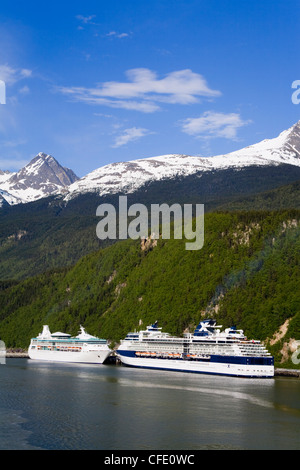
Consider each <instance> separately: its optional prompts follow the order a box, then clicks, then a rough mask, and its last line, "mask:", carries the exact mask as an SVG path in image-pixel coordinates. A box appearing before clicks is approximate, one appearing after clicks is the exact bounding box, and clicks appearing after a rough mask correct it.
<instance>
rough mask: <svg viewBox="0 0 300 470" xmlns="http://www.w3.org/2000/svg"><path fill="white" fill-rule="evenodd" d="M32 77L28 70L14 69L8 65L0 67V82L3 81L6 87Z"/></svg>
mask: <svg viewBox="0 0 300 470" xmlns="http://www.w3.org/2000/svg"><path fill="white" fill-rule="evenodd" d="M31 75H32V71H31V70H29V69H14V68H13V67H10V66H9V65H7V64H5V65H0V80H3V81H4V82H5V83H6V84H7V85H13V84H14V83H16V82H18V81H19V80H22V79H24V78H29V77H31Z"/></svg>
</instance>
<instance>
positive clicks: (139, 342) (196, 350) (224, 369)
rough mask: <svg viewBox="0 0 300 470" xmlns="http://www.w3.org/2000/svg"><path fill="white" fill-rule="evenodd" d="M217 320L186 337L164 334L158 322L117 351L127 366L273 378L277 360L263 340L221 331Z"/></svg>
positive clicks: (233, 330) (129, 337) (206, 322)
mask: <svg viewBox="0 0 300 470" xmlns="http://www.w3.org/2000/svg"><path fill="white" fill-rule="evenodd" d="M221 328H222V327H221V326H217V325H216V321H215V320H203V321H201V322H200V323H199V325H198V326H197V328H196V329H195V331H194V333H187V334H184V336H183V337H182V338H179V337H175V336H171V335H169V334H168V333H163V332H162V331H161V328H158V324H157V322H155V323H154V324H153V325H151V326H148V327H147V329H146V330H143V331H140V332H137V333H128V335H127V336H126V338H125V339H124V340H123V341H121V344H120V346H119V347H118V349H117V356H118V357H119V359H120V360H121V362H122V363H123V364H124V365H126V366H132V367H142V368H152V369H167V370H172V371H181V372H195V373H203V374H219V375H230V376H237V377H265V378H269V377H273V376H274V358H273V357H272V356H271V354H270V353H269V352H268V351H267V350H266V349H265V347H264V346H263V345H262V343H261V342H260V341H255V340H247V338H246V337H245V336H244V333H243V331H242V330H237V329H236V328H234V327H233V328H227V329H225V331H221Z"/></svg>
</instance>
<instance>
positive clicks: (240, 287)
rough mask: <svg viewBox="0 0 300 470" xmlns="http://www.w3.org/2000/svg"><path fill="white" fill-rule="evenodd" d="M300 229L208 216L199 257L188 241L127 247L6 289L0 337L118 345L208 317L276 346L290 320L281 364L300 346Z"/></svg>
mask: <svg viewBox="0 0 300 470" xmlns="http://www.w3.org/2000/svg"><path fill="white" fill-rule="evenodd" d="M299 219H300V211H298V210H293V209H290V210H285V211H276V212H266V211H247V212H231V213H230V212H227V213H225V212H224V213H221V212H215V213H208V214H206V216H205V243H204V247H203V248H202V249H201V250H199V251H187V250H185V241H184V240H159V241H158V243H157V246H155V243H151V242H150V244H149V246H148V247H147V248H146V249H144V250H142V249H141V244H140V242H139V241H132V240H126V241H123V242H118V243H115V244H114V245H112V246H108V247H106V248H103V249H100V250H97V251H95V252H93V253H91V254H88V255H86V256H84V257H82V258H81V259H80V260H79V261H78V262H77V263H76V264H75V265H74V266H71V267H70V266H69V267H64V268H61V269H53V270H51V271H47V272H46V273H43V274H39V275H37V276H35V277H30V278H28V279H23V280H20V281H19V282H15V281H11V282H9V281H5V282H4V281H3V282H2V283H1V284H0V337H1V339H2V340H3V341H5V343H6V345H7V347H23V348H27V347H28V345H29V341H30V338H31V337H32V336H35V335H37V334H38V333H39V332H40V331H41V329H42V325H43V324H48V325H49V326H50V329H51V330H52V331H56V330H61V331H66V332H70V333H72V334H76V333H77V331H78V329H79V325H80V324H83V325H84V326H85V327H86V328H87V330H88V332H89V333H91V334H96V335H99V336H102V337H105V338H109V339H110V340H111V341H114V342H118V341H119V340H120V339H121V338H122V337H124V336H125V335H126V333H127V332H128V331H130V330H133V329H134V328H139V324H141V326H142V327H145V326H147V325H148V324H149V323H152V322H153V321H155V320H159V322H160V326H162V327H163V329H164V330H165V331H168V332H170V333H173V334H178V335H180V334H182V332H183V331H184V330H185V329H186V328H189V329H190V331H192V330H193V328H194V327H195V326H196V324H197V323H198V321H199V320H200V319H201V318H203V317H205V316H206V317H213V318H216V320H217V321H218V323H220V324H223V326H224V327H226V326H230V325H232V324H235V325H236V326H237V327H238V328H242V329H244V330H245V333H246V334H247V336H248V337H255V338H258V339H261V340H266V339H267V338H268V339H272V337H273V335H274V333H275V332H277V331H278V330H279V328H280V326H282V325H283V324H284V323H285V321H286V320H289V323H288V329H287V332H286V334H285V336H284V337H282V338H281V339H280V340H279V341H278V342H277V343H276V344H275V345H274V346H273V347H272V348H271V350H272V352H274V354H275V357H276V360H277V361H278V362H279V361H280V360H281V358H282V354H281V352H280V351H281V350H282V347H283V345H284V343H286V342H289V340H290V338H295V339H299V337H300V302H299V291H300V289H299V287H300V286H299V278H300V276H299V274H300V269H299V253H300V239H299V230H300V229H299ZM57 220H59V217H58V219H57ZM94 229H95V226H94ZM85 242H86V243H89V240H88V239H87V238H86V239H85ZM72 243H73V242H72ZM74 248H75V247H74ZM141 322H142V323H141ZM292 367H293V368H295V367H296V366H295V365H294V364H292Z"/></svg>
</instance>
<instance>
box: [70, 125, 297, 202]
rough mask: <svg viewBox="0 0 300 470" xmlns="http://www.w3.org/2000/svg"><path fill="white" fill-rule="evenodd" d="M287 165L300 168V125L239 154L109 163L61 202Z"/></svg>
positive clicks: (81, 181)
mask: <svg viewBox="0 0 300 470" xmlns="http://www.w3.org/2000/svg"><path fill="white" fill-rule="evenodd" d="M280 164H289V165H295V166H297V167H300V121H299V122H298V123H297V124H295V125H294V126H292V127H291V128H290V129H288V130H287V131H284V132H282V133H281V134H280V135H279V136H278V137H276V138H274V139H268V140H263V141H262V142H259V143H257V144H254V145H251V146H249V147H246V148H243V149H241V150H238V151H235V152H232V153H229V154H226V155H218V156H214V157H206V158H204V157H193V156H189V155H163V156H158V157H152V158H144V159H139V160H133V161H129V162H120V163H112V164H109V165H106V166H103V167H100V168H98V169H97V170H94V171H92V172H91V173H89V174H88V175H86V176H84V177H83V178H81V179H79V180H77V181H76V182H75V183H73V184H71V185H70V186H69V187H68V188H65V189H64V191H63V192H64V193H65V195H64V199H65V200H70V199H72V198H74V197H76V196H77V195H79V194H83V193H88V192H97V193H99V195H104V194H117V193H119V192H123V193H132V192H134V191H136V190H137V189H139V188H140V187H141V186H143V185H144V184H145V183H147V182H149V181H158V180H162V179H169V178H174V177H176V176H188V175H192V174H195V173H199V172H200V173H201V172H209V171H212V170H225V169H229V168H234V169H238V168H244V167H249V166H253V165H254V166H268V165H272V166H274V165H280Z"/></svg>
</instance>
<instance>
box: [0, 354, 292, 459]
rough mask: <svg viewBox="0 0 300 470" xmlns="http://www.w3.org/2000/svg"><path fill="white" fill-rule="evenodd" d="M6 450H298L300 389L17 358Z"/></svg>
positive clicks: (6, 382) (2, 395) (0, 433)
mask: <svg viewBox="0 0 300 470" xmlns="http://www.w3.org/2000/svg"><path fill="white" fill-rule="evenodd" d="M0 383H1V388H0V420H1V423H2V426H1V428H0V448H1V449H17V448H20V449H25V448H26V449H31V448H41V449H105V450H114V449H115V450H122V449H126V450H139V449H147V450H161V449H162V450H180V449H185V450H198V449H299V448H300V439H299V438H300V381H299V380H298V379H292V378H289V379H285V378H275V379H238V378H231V377H218V376H206V375H194V374H184V373H176V372H166V371H151V370H142V369H141V370H139V369H129V368H125V367H120V366H99V365H86V364H85V365H84V364H82V365H79V364H54V363H42V362H36V361H29V360H26V359H8V360H7V361H6V365H5V366H4V365H2V366H0Z"/></svg>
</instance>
